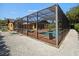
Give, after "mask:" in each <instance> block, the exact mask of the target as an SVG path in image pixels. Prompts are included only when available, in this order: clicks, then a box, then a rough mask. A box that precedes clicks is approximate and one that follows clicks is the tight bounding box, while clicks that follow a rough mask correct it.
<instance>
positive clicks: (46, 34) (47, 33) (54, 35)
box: [40, 31, 60, 37]
mask: <svg viewBox="0 0 79 59" xmlns="http://www.w3.org/2000/svg"><path fill="white" fill-rule="evenodd" d="M40 34H43V35H45V36H49V34H52V36H53V37H56V31H52V32H42V33H40ZM59 34H60V32H59Z"/></svg>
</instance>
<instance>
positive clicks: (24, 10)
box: [0, 3, 79, 19]
mask: <svg viewBox="0 0 79 59" xmlns="http://www.w3.org/2000/svg"><path fill="white" fill-rule="evenodd" d="M52 5H54V4H53V3H0V18H12V19H16V18H18V17H24V16H26V15H28V14H31V13H33V12H36V11H39V10H41V9H44V8H47V7H50V6H52ZM59 5H60V7H61V9H62V10H63V12H64V13H66V12H67V11H68V10H70V8H72V7H75V6H77V5H79V4H77V3H61V4H59Z"/></svg>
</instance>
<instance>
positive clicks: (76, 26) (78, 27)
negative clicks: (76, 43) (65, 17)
mask: <svg viewBox="0 0 79 59" xmlns="http://www.w3.org/2000/svg"><path fill="white" fill-rule="evenodd" d="M74 28H75V29H76V30H77V31H78V32H79V23H77V24H75V25H74Z"/></svg>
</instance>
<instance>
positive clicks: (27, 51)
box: [1, 29, 79, 56]
mask: <svg viewBox="0 0 79 59" xmlns="http://www.w3.org/2000/svg"><path fill="white" fill-rule="evenodd" d="M1 35H3V36H4V38H3V39H4V41H5V42H6V44H7V46H8V47H9V49H10V55H11V56H62V55H63V56H74V55H75V56H78V55H79V39H78V34H77V32H76V31H75V30H73V29H71V30H70V31H69V33H68V35H67V36H66V37H65V40H64V41H63V42H62V44H61V46H60V48H55V47H53V46H50V45H48V44H45V43H44V42H40V41H38V40H35V39H32V38H30V37H27V36H24V35H22V34H15V33H14V34H12V33H11V32H1Z"/></svg>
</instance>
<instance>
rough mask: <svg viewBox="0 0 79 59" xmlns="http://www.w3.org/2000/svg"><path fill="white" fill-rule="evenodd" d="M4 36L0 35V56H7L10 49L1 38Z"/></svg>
mask: <svg viewBox="0 0 79 59" xmlns="http://www.w3.org/2000/svg"><path fill="white" fill-rule="evenodd" d="M3 38H4V36H2V35H0V56H9V55H10V50H9V48H8V47H7V45H6V44H5V41H4V40H3Z"/></svg>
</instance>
